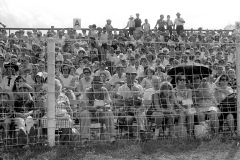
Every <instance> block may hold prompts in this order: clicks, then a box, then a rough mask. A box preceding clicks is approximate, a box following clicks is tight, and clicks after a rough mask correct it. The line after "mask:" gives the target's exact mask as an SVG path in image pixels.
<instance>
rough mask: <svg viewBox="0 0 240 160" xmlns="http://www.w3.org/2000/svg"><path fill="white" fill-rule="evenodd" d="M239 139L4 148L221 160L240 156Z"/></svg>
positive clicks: (34, 157) (65, 159)
mask: <svg viewBox="0 0 240 160" xmlns="http://www.w3.org/2000/svg"><path fill="white" fill-rule="evenodd" d="M237 144H239V143H238V140H227V139H224V140H219V139H212V140H209V141H201V140H196V139H171V140H167V139H163V140H158V141H155V140H150V141H148V142H144V143H140V142H138V141H133V140H128V141H127V140H119V141H117V142H116V143H115V144H109V143H107V142H98V143H90V144H89V145H88V146H87V147H82V146H80V145H79V146H55V147H52V148H50V147H44V146H38V147H32V148H30V149H29V150H24V149H17V148H13V149H9V150H4V151H2V152H1V151H0V157H1V155H2V158H3V159H20V160H23V159H24V160H75V159H76V160H79V159H83V160H108V159H115V160H125V159H126V160H132V159H143V160H156V159H159V160H165V159H166V160H169V159H170V160H172V159H174V160H175V159H177V160H188V159H189V160H208V159H209V160H215V159H216V160H221V159H224V160H225V159H236V160H238V159H240V148H239V146H240V145H239V146H238V145H237Z"/></svg>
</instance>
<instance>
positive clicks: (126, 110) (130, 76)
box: [116, 66, 146, 137]
mask: <svg viewBox="0 0 240 160" xmlns="http://www.w3.org/2000/svg"><path fill="white" fill-rule="evenodd" d="M136 76H137V72H136V69H135V67H133V66H128V67H127V69H126V82H125V84H124V85H122V86H121V87H119V89H118V91H117V96H118V97H117V100H116V105H117V106H119V107H120V106H123V111H122V113H120V117H119V122H120V123H121V124H122V125H126V127H125V131H123V133H124V132H127V133H129V136H130V137H133V128H132V124H133V120H134V117H135V118H136V119H137V123H138V126H139V128H138V131H139V132H140V136H141V135H142V134H141V133H144V132H145V131H146V116H145V114H144V113H143V112H142V111H141V106H138V107H140V108H134V107H135V105H133V106H129V105H128V102H129V101H131V100H132V99H135V97H136V95H137V97H138V98H142V95H143V88H142V86H141V85H139V84H137V83H135V78H136ZM135 109H136V111H133V110H135Z"/></svg>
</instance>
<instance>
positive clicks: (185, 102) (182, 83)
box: [175, 74, 195, 135]
mask: <svg viewBox="0 0 240 160" xmlns="http://www.w3.org/2000/svg"><path fill="white" fill-rule="evenodd" d="M186 80H187V79H186V76H185V75H182V74H179V75H177V76H176V88H175V92H176V97H177V101H178V103H179V104H181V105H182V106H183V107H184V108H185V109H186V110H187V111H186V112H184V113H185V116H186V118H187V121H188V125H187V126H188V131H189V134H190V135H191V134H193V127H194V113H195V110H194V108H192V107H191V105H192V104H193V101H192V90H191V89H188V88H187V87H186ZM183 118H184V117H183ZM184 121H185V120H184V119H183V123H184Z"/></svg>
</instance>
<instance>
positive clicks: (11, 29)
mask: <svg viewBox="0 0 240 160" xmlns="http://www.w3.org/2000/svg"><path fill="white" fill-rule="evenodd" d="M1 29H5V30H8V32H9V34H10V33H11V31H17V30H20V29H22V30H24V31H26V30H33V29H37V30H44V31H47V30H52V29H53V30H61V29H65V30H68V29H72V28H54V27H51V28H1ZM82 30H89V28H82ZM122 30H127V29H118V28H114V29H113V31H122ZM184 30H185V31H193V32H196V31H199V30H198V29H193V28H191V29H184ZM201 31H202V32H206V31H224V32H225V31H227V32H232V31H233V30H224V29H202V30H201Z"/></svg>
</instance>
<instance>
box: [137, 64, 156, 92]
mask: <svg viewBox="0 0 240 160" xmlns="http://www.w3.org/2000/svg"><path fill="white" fill-rule="evenodd" d="M145 73H146V75H147V77H146V78H143V80H142V82H141V84H140V85H141V86H142V87H143V88H144V89H149V88H152V87H153V85H152V78H153V75H154V74H155V70H154V68H148V69H147V70H146V71H145Z"/></svg>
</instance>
